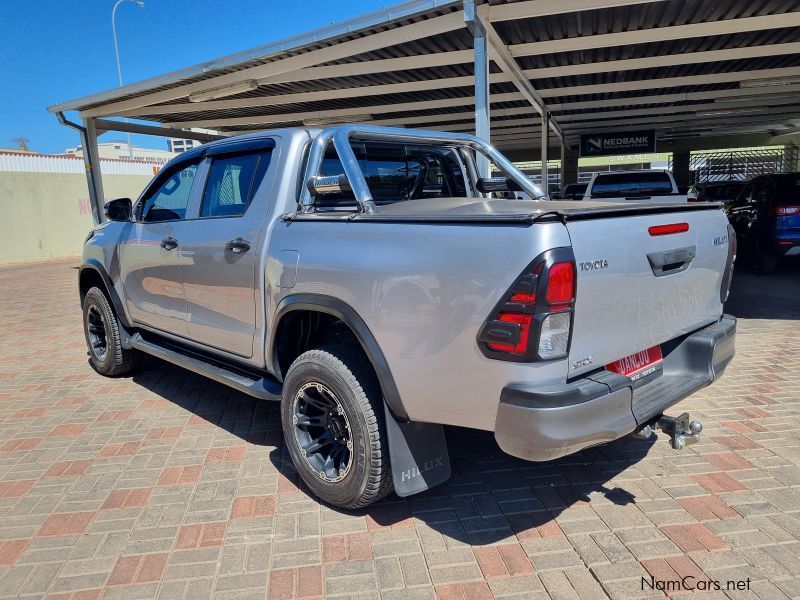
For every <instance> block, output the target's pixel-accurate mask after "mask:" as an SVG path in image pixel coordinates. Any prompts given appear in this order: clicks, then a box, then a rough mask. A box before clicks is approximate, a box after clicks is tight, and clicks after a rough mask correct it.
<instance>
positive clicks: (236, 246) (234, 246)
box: [225, 237, 250, 254]
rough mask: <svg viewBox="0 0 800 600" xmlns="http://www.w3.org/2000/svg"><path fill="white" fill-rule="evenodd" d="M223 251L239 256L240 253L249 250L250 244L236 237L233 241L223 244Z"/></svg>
mask: <svg viewBox="0 0 800 600" xmlns="http://www.w3.org/2000/svg"><path fill="white" fill-rule="evenodd" d="M225 250H230V251H231V252H233V253H234V254H241V253H242V252H247V251H248V250H250V242H248V241H247V240H244V239H242V238H240V237H237V238H236V239H235V240H231V241H230V242H228V243H227V244H225Z"/></svg>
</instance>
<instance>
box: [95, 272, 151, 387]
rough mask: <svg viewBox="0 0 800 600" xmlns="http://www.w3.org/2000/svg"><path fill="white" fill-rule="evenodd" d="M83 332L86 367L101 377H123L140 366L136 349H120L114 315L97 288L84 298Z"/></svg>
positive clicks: (117, 325) (106, 300) (140, 357)
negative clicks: (86, 357)
mask: <svg viewBox="0 0 800 600" xmlns="http://www.w3.org/2000/svg"><path fill="white" fill-rule="evenodd" d="M83 333H84V336H85V337H86V347H87V350H88V351H89V364H91V365H92V368H93V369H94V370H95V371H97V372H98V373H100V374H101V375H105V376H106V377H119V376H120V375H126V374H127V373H130V372H131V371H133V370H134V369H136V368H137V367H138V366H139V364H140V363H141V359H142V355H141V353H140V352H139V351H138V350H134V349H133V348H130V349H128V348H123V347H122V341H121V337H120V327H119V322H118V321H117V315H116V314H114V309H113V308H111V304H110V303H109V301H108V298H107V297H106V295H105V293H104V292H103V291H102V290H101V289H100V288H97V287H93V288H91V289H90V290H89V291H88V292H86V296H85V297H84V299H83Z"/></svg>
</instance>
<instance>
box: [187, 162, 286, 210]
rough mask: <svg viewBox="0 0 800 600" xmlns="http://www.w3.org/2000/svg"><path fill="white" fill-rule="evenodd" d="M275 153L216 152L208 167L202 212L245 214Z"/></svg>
mask: <svg viewBox="0 0 800 600" xmlns="http://www.w3.org/2000/svg"><path fill="white" fill-rule="evenodd" d="M271 156H272V153H271V152H261V153H255V152H253V153H242V154H229V155H226V154H223V155H220V156H215V157H214V158H213V159H212V161H211V167H210V168H209V171H208V178H207V180H206V186H205V190H204V191H203V201H202V204H201V205H200V216H201V217H238V216H241V215H243V214H244V213H245V212H246V211H247V207H248V206H249V205H250V200H251V199H252V197H253V193H254V192H255V188H256V187H257V185H258V182H259V181H260V179H261V177H262V176H263V174H264V172H265V171H266V169H267V166H268V165H269V161H270V157H271Z"/></svg>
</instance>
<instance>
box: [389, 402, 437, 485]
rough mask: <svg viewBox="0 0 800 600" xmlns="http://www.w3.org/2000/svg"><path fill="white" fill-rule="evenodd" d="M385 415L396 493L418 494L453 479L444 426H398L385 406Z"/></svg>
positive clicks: (430, 424) (415, 424) (402, 424)
mask: <svg viewBox="0 0 800 600" xmlns="http://www.w3.org/2000/svg"><path fill="white" fill-rule="evenodd" d="M384 412H385V414H386V433H387V435H388V436H389V457H390V459H391V462H392V479H393V480H394V491H395V493H396V494H397V495H398V496H410V495H412V494H418V493H419V492H424V491H425V490H427V489H430V488H432V487H434V486H437V485H439V484H440V483H444V482H445V481H447V480H448V479H450V456H449V455H448V454H447V442H446V441H445V439H444V427H442V426H441V425H436V424H433V423H398V422H397V420H396V419H395V418H394V415H392V413H391V411H390V410H389V408H388V407H387V406H386V405H385V404H384Z"/></svg>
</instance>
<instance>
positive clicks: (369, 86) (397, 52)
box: [50, 0, 800, 147]
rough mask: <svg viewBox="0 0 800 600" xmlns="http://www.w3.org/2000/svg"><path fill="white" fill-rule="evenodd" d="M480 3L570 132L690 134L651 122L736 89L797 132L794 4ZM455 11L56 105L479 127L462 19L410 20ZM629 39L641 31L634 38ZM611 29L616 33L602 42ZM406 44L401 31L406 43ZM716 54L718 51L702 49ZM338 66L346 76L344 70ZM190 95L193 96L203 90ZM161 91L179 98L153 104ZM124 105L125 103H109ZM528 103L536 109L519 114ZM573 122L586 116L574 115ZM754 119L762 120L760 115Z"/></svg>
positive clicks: (112, 111)
mask: <svg viewBox="0 0 800 600" xmlns="http://www.w3.org/2000/svg"><path fill="white" fill-rule="evenodd" d="M484 3H486V2H484ZM486 4H489V5H490V7H488V9H489V14H490V16H491V14H492V12H491V11H498V10H500V11H502V10H503V9H504V8H505V7H506V5H509V4H517V7H516V8H519V9H521V11H522V12H521V14H523V17H521V18H514V19H502V20H497V21H493V26H494V29H495V30H496V32H497V34H498V35H499V37H500V38H501V40H502V42H503V43H504V44H506V45H507V47H508V49H509V50H510V51H511V52H512V54H514V55H515V58H516V60H517V63H518V65H519V66H520V68H521V69H523V70H527V71H529V73H528V76H529V77H531V83H532V84H533V86H534V87H535V88H536V89H537V90H538V91H539V92H540V94H542V96H543V97H544V98H545V102H546V104H547V105H548V106H549V107H552V110H553V112H554V117H555V119H556V120H558V119H559V118H560V117H564V123H563V128H564V130H565V131H566V132H567V134H568V135H569V134H570V132H571V131H585V130H590V129H591V128H592V127H596V128H603V127H607V126H609V125H614V124H617V123H619V124H624V123H625V122H626V121H633V120H634V118H635V115H634V114H633V113H636V112H637V111H640V112H641V114H642V116H643V118H646V115H648V114H653V113H654V112H657V111H653V110H649V109H654V108H659V109H661V110H662V113H661V116H664V115H665V114H669V112H670V110H669V109H670V107H675V110H674V112H675V114H680V115H683V117H682V118H681V121H682V123H683V125H682V124H681V123H680V122H679V123H677V124H676V123H669V124H668V125H663V126H662V125H658V124H656V125H655V126H656V128H657V129H667V128H669V129H671V130H675V129H678V130H679V129H680V127H681V126H685V127H686V129H687V130H688V129H690V128H693V127H696V125H697V123H698V122H699V121H701V120H703V119H702V118H701V117H702V115H696V114H694V113H692V112H691V107H694V106H696V107H697V109H698V111H708V110H709V109H713V108H714V107H715V106H729V105H730V103H728V102H727V101H726V98H728V97H731V96H734V95H735V94H736V93H737V92H736V90H740V93H741V94H750V95H752V96H753V99H752V102H751V103H750V104H744V105H742V104H739V106H749V105H757V106H761V107H763V108H765V109H769V108H770V107H773V106H776V108H775V110H765V114H764V118H763V120H762V122H763V126H764V128H765V131H766V130H767V129H768V128H773V129H774V130H775V131H779V130H781V129H782V128H783V127H784V126H785V128H786V129H789V128H790V127H792V126H793V125H794V120H795V119H800V0H727V1H725V2H720V1H719V0H661V1H659V0H652V1H651V2H646V1H642V0H639V1H632V2H631V3H624V2H611V4H619V5H618V6H608V3H604V2H601V1H600V0H598V1H597V2H596V3H595V4H594V5H592V3H591V0H585V1H584V2H583V3H582V4H583V6H587V7H591V9H587V10H580V11H574V12H560V11H561V10H563V9H561V8H560V7H559V6H558V3H557V2H556V1H555V0H536V1H535V2H533V1H531V0H520V1H519V2H516V3H512V2H508V1H502V0H490V1H489V2H488V3H486ZM547 6H553V10H552V11H550V12H553V13H558V14H544V15H543V16H542V13H546V12H548V11H547V9H546V7H547ZM527 7H531V10H533V8H534V7H535V12H536V14H538V15H540V16H535V17H527V16H524V14H525V11H526V10H527ZM460 9H461V2H459V1H447V2H445V1H435V0H416V1H415V2H409V3H406V4H403V5H399V6H396V7H392V8H389V9H386V10H383V11H379V12H377V13H372V14H370V15H365V16H364V17H361V18H358V19H353V20H351V21H347V22H344V23H342V24H339V25H332V26H330V27H327V28H324V29H322V30H318V31H316V32H311V33H309V34H306V35H302V36H295V37H294V38H290V39H289V40H283V41H280V42H275V43H271V44H267V45H265V46H261V47H259V48H255V49H253V50H250V51H247V52H242V53H238V54H236V55H232V56H228V57H224V58H221V59H219V60H217V61H212V62H210V63H205V64H203V65H197V66H196V67H192V68H189V69H185V70H182V71H177V72H174V73H170V74H167V75H164V76H162V77H158V78H154V79H151V80H148V81H145V82H141V83H139V84H133V85H131V86H126V87H124V88H120V89H117V90H111V91H109V92H105V93H103V94H99V95H95V96H90V97H87V98H84V99H79V100H76V101H72V102H68V103H64V104H61V105H56V106H54V107H51V109H50V110H51V111H57V110H67V109H77V110H81V111H95V112H96V113H97V114H100V115H102V116H112V117H113V116H123V115H124V116H127V117H129V118H133V119H141V120H144V121H153V122H157V123H166V124H170V126H171V127H176V128H180V127H189V126H193V127H194V126H200V127H208V128H211V129H216V130H218V131H221V132H230V133H235V132H239V131H252V130H258V129H268V128H272V127H284V126H291V125H302V123H303V121H304V120H306V119H308V118H316V117H323V118H328V117H335V116H337V115H351V116H352V115H359V116H360V117H364V116H366V115H369V116H370V118H371V119H372V120H373V121H376V122H384V121H388V122H396V121H398V120H399V121H402V123H398V124H402V125H406V126H424V127H427V128H435V127H436V126H437V124H438V125H440V126H442V127H450V128H453V127H456V128H458V127H459V126H465V125H467V124H469V123H471V121H472V116H471V114H470V113H471V111H472V110H473V106H472V104H473V88H472V85H473V84H472V81H471V75H472V64H471V48H472V36H471V34H470V33H469V30H468V29H467V28H466V27H465V26H462V25H461V23H460V22H457V21H455V20H452V21H448V23H450V25H451V26H448V27H444V28H441V29H442V30H441V31H439V32H437V33H435V34H433V35H424V36H423V37H420V31H421V28H422V27H423V26H422V25H414V24H420V23H424V22H429V23H432V22H434V21H432V20H435V19H437V18H438V17H442V18H447V19H449V18H451V17H444V15H448V14H452V13H455V12H457V11H459V10H460ZM528 14H531V13H530V12H528ZM775 15H777V17H775ZM437 22H438V21H437ZM703 23H712V24H715V26H714V27H713V28H711V29H709V28H708V27H702V26H701V27H702V33H700V32H698V30H697V29H696V27H697V26H698V24H703ZM426 26H427V25H426ZM693 27H694V29H693ZM404 28H409V29H408V30H409V31H410V30H411V28H415V29H414V31H415V32H416V33H415V35H414V36H409V37H411V38H413V39H407V41H400V42H398V43H393V44H390V45H386V46H380V45H378V46H379V47H374V46H376V45H377V44H368V43H366V42H365V40H370V39H378V38H373V36H376V35H379V34H380V33H381V32H385V31H391V30H395V31H399V32H400V33H403V32H405V31H406V29H404ZM670 28H672V29H670ZM626 32H644V33H643V34H642V35H641V38H639V36H637V40H636V41H635V43H629V42H628V39H627V38H625V36H626V35H629V34H627V33H626ZM684 32H685V33H684ZM692 32H695V33H692ZM609 34H611V35H612V36H613V37H611V38H609V37H607V36H608V35H609ZM613 34H623V36H618V35H613ZM595 36H600V37H595ZM402 39H403V36H402V35H400V36H399V37H398V40H402ZM351 40H362V42H364V43H362V42H358V43H357V44H358V46H359V47H360V48H361V49H364V51H361V52H359V51H358V49H359V48H357V47H354V48H353V49H352V51H351V52H349V53H344V52H339V54H338V56H337V55H336V54H335V53H334V52H333V49H334V48H336V47H340V48H347V49H350V47H351V46H352V45H353V44H349V45H347V44H348V42H350V41H351ZM618 42H622V43H618ZM342 44H345V46H341V45H342ZM531 44H533V45H531ZM543 44H544V45H543ZM554 44H555V45H554ZM320 48H329V49H331V52H328V53H327V54H328V55H329V56H332V57H333V59H331V60H327V62H322V61H324V60H325V59H326V58H327V57H326V56H325V55H322V56H320V57H319V59H317V60H314V61H311V60H309V61H306V62H308V65H307V67H309V68H307V70H304V68H299V69H284V68H283V67H282V66H281V64H282V61H287V60H288V61H289V62H288V63H285V64H286V65H289V64H290V63H291V62H292V60H296V58H295V59H293V58H292V57H298V56H300V55H301V54H307V53H313V52H314V51H316V50H318V49H320ZM741 49H743V50H742V51H740V50H741ZM709 52H711V53H716V54H711V55H708V54H698V53H709ZM706 56H708V59H706V58H705V57H706ZM405 59H410V60H405ZM397 60H401V61H402V63H401V64H398V63H397ZM375 61H380V62H375ZM619 61H624V62H619ZM273 63H275V64H276V67H275V68H274V69H272V67H270V69H272V71H271V72H274V74H272V75H268V76H266V77H259V78H258V81H259V86H258V88H257V89H255V90H252V91H248V92H244V93H239V94H235V95H230V96H226V97H224V98H220V99H219V100H217V101H214V100H212V101H205V102H189V99H188V94H189V92H188V91H187V90H184V89H183V88H185V87H186V86H190V85H191V84H195V83H197V82H202V81H208V86H207V87H206V88H205V89H214V88H215V82H217V81H225V80H226V79H223V80H219V79H218V78H219V77H223V76H227V75H230V74H233V73H239V72H245V73H248V71H247V70H248V69H252V68H253V67H257V66H258V65H270V64H273ZM434 63H435V64H434ZM604 63H608V64H604ZM428 65H430V66H428ZM320 66H321V67H323V68H319V67H320ZM350 67H353V69H356V70H357V72H355V71H354V70H353V69H351V68H350ZM343 69H346V70H348V71H349V72H348V73H342V70H343ZM559 70H562V71H561V72H559ZM492 73H493V76H492V77H493V80H494V83H493V84H492V86H491V91H492V95H493V100H492V112H493V120H494V121H495V122H496V123H498V124H502V126H503V128H504V129H508V130H511V129H513V128H512V127H511V125H512V124H513V122H514V121H516V120H523V119H527V122H523V125H521V126H520V127H521V129H524V130H525V131H527V130H529V129H531V127H532V125H531V123H530V119H531V118H532V117H534V116H535V112H534V110H533V108H532V107H530V106H529V105H528V104H527V103H526V101H525V100H524V98H523V97H522V95H521V94H519V93H518V92H517V89H516V87H515V86H514V85H513V84H512V83H511V82H510V81H509V78H508V77H507V76H505V75H504V74H503V73H501V72H500V70H499V69H498V68H497V67H496V66H494V65H493V66H492ZM762 73H763V77H765V78H770V77H776V76H791V77H793V78H797V84H798V85H797V86H782V87H771V88H755V89H753V88H741V89H740V81H741V80H742V79H743V80H751V79H754V78H760V77H761V74H762ZM248 77H249V75H244V74H243V75H242V78H244V79H246V78H248ZM706 79H707V81H706ZM386 86H393V87H391V88H387V87H386ZM189 89H191V90H194V91H197V89H198V86H194V87H192V88H189ZM165 90H170V91H171V92H170V93H168V94H161V95H160V96H158V95H157V96H154V97H152V98H150V96H151V95H153V94H159V93H161V92H164V91H165ZM341 90H345V91H344V92H342V91H341ZM776 90H780V91H784V92H786V91H792V92H796V99H797V102H793V101H787V100H786V98H782V99H781V100H780V101H776V100H775V99H774V98H775V97H774V96H773V97H770V96H768V95H766V94H768V93H770V92H774V91H776ZM184 91H185V92H186V93H183V92H184ZM121 101H126V102H127V106H122V107H116V108H110V107H113V106H114V105H116V104H117V103H119V102H121ZM526 107H527V108H529V109H530V110H529V111H525V108H526ZM123 108H127V110H123ZM734 109H735V107H734ZM734 109H730V110H734ZM615 112H622V115H624V116H617V115H615V114H614V113H615ZM504 113H507V114H504ZM495 114H496V115H497V116H496V117H495V116H494V115H495ZM756 114H757V113H756ZM575 115H580V116H585V117H586V118H581V119H580V120H576V119H574V118H573V119H570V118H569V117H572V116H575ZM592 115H595V116H596V118H595V117H593V116H592ZM774 115H780V119H782V120H781V121H780V123H777V124H776V117H775V116H774ZM438 116H441V120H439V121H437V118H438ZM343 118H344V117H343ZM415 119H417V121H416V122H415ZM635 120H636V121H637V122H638V121H641V119H639V118H636V119H635ZM748 120H752V121H753V122H754V123H755V126H757V125H758V122H757V121H758V117H755V116H753V117H752V119H751V118H750V117H748ZM704 121H709V119H705V120H704ZM737 121H738V119H727V122H725V121H724V120H720V121H719V122H712V123H711V128H712V130H713V131H714V132H718V133H720V134H724V133H725V132H726V130H727V129H728V128H735V127H736V126H737ZM655 123H656V122H655V121H654V124H655ZM533 128H534V129H535V128H536V126H535V125H533ZM533 137H535V136H533ZM499 145H500V146H501V147H502V144H499Z"/></svg>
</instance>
